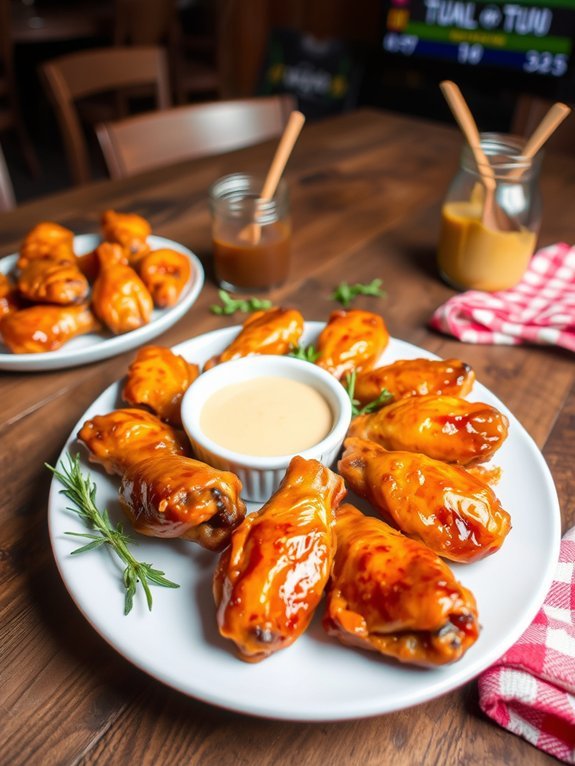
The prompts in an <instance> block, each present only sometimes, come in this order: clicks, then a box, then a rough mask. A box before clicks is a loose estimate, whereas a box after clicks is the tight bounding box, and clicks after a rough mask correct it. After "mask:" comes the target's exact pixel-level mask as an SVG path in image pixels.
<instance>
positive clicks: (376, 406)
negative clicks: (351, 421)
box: [343, 370, 393, 417]
mask: <svg viewBox="0 0 575 766" xmlns="http://www.w3.org/2000/svg"><path fill="white" fill-rule="evenodd" d="M356 378H357V373H356V372H355V370H354V371H353V372H352V373H350V374H349V375H346V377H345V380H344V381H343V387H344V388H345V390H346V391H347V395H348V396H349V399H350V401H351V414H352V415H353V416H354V417H356V416H357V415H369V414H371V413H372V412H376V411H377V410H380V409H381V408H382V407H383V406H384V405H386V404H389V402H390V401H391V400H392V399H393V394H391V393H390V392H389V391H388V390H387V388H383V389H382V390H381V391H380V392H379V396H378V397H377V398H376V399H373V401H371V402H368V403H367V404H365V405H364V406H363V407H360V401H359V400H358V399H356V398H355V381H356Z"/></svg>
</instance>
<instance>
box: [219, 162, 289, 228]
mask: <svg viewBox="0 0 575 766" xmlns="http://www.w3.org/2000/svg"><path fill="white" fill-rule="evenodd" d="M263 185H264V179H263V177H260V176H257V175H252V174H250V173H230V174H229V175H226V176H222V177H221V178H218V179H217V180H216V181H214V183H213V184H212V185H211V186H210V188H209V201H210V206H211V208H212V212H215V211H216V209H221V208H224V209H225V210H226V212H227V213H229V214H230V215H233V216H234V215H235V216H238V217H239V216H240V215H241V213H242V211H243V210H245V207H246V203H249V205H250V207H252V208H253V210H254V212H255V215H256V216H257V221H258V223H260V224H267V223H273V222H275V221H277V220H278V219H279V218H282V217H284V216H285V214H286V211H287V205H288V187H287V183H286V181H285V179H283V178H282V179H280V182H279V183H278V186H277V189H276V192H275V194H274V196H273V197H272V198H271V199H261V198H260V197H259V193H260V192H261V190H262V188H263Z"/></svg>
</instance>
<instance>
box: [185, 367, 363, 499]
mask: <svg viewBox="0 0 575 766" xmlns="http://www.w3.org/2000/svg"><path fill="white" fill-rule="evenodd" d="M270 376H271V377H281V378H289V379H291V380H297V381H299V382H301V383H306V384H307V385H309V386H313V387H314V388H315V389H316V390H317V391H319V392H320V393H321V394H322V395H323V396H324V397H325V399H326V400H327V402H328V403H329V405H330V407H331V410H332V413H333V425H332V428H331V431H330V432H329V434H328V435H327V436H326V437H325V438H324V439H322V440H321V441H320V442H318V443H317V444H315V445H314V446H313V447H309V449H306V450H303V451H302V452H299V453H295V454H299V455H301V456H302V457H304V458H308V459H310V458H313V459H314V460H319V461H320V462H321V463H323V464H324V465H326V466H329V465H331V464H332V463H333V462H334V460H335V459H336V457H337V454H338V452H339V450H340V447H341V445H342V443H343V440H344V438H345V435H346V433H347V429H348V428H349V424H350V422H351V403H350V401H349V397H348V395H347V392H346V391H345V389H344V388H343V386H342V385H341V383H340V382H339V381H338V380H336V378H334V377H333V376H332V375H330V374H329V373H328V372H326V371H325V370H323V369H322V368H321V367H317V366H316V365H315V364H311V363H310V362H304V361H302V360H300V359H294V358H293V357H289V356H271V355H261V356H249V357H245V358H243V359H236V360H234V361H231V362H224V363H223V364H220V365H218V366H216V367H212V369H211V370H208V371H207V372H204V373H202V375H200V376H199V378H197V379H196V380H195V381H194V382H193V383H192V385H191V386H190V387H189V389H188V390H187V391H186V393H185V395H184V398H183V399H182V422H183V425H184V428H185V430H186V433H187V435H188V438H189V439H190V442H191V444H192V447H193V450H194V453H195V455H196V457H197V458H198V459H199V460H203V461H204V462H205V463H208V464H209V465H211V466H213V467H214V468H220V469H222V470H226V471H232V473H235V474H236V475H237V476H239V478H240V481H241V482H242V485H243V491H242V497H243V499H244V500H250V501H253V502H260V503H261V502H264V501H266V500H267V499H268V498H269V497H270V496H271V495H272V494H273V493H274V492H275V490H276V489H277V488H278V486H279V483H280V482H281V480H282V479H283V477H284V474H285V471H286V469H287V467H288V465H289V462H290V460H291V459H292V457H294V455H293V454H291V455H280V456H273V457H256V456H253V455H242V454H240V453H238V452H233V451H232V450H229V449H226V448H225V447H221V446H220V445H219V444H216V442H214V441H212V440H211V439H209V438H208V437H207V436H206V435H205V434H204V433H203V431H202V429H201V428H200V415H201V412H202V409H203V406H204V404H205V403H206V401H207V399H208V398H209V397H210V396H212V394H214V393H215V392H216V391H219V390H220V389H221V388H225V387H226V386H229V385H232V384H234V383H241V382H243V381H246V380H252V379H253V378H261V377H270Z"/></svg>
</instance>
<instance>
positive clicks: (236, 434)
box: [200, 376, 333, 457]
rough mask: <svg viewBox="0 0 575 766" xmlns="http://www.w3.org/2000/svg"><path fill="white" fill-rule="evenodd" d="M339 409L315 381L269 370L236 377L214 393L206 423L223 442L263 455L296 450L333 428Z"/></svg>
mask: <svg viewBox="0 0 575 766" xmlns="http://www.w3.org/2000/svg"><path fill="white" fill-rule="evenodd" d="M332 425H333V413H332V410H331V407H330V406H329V404H328V402H327V401H326V399H325V398H324V397H323V396H322V394H321V393H320V392H319V391H318V390H317V389H315V388H314V387H313V386H309V385H307V383H300V382H299V381H297V380H291V379H290V378H280V377H272V376H266V377H261V378H252V379H251V380H246V381H243V382H242V383H234V384H232V385H230V386H225V387H224V388H220V389H219V391H216V392H215V393H214V394H212V396H210V397H209V398H208V400H207V401H206V403H205V404H204V406H203V409H202V412H201V414H200V428H201V430H202V431H203V432H204V434H205V435H206V436H207V437H208V438H209V439H211V440H212V441H214V442H215V443H216V444H219V445H220V446H221V447H225V448H226V449H229V450H233V451H234V452H238V453H241V454H242V455H253V456H257V457H272V456H279V455H291V454H295V453H297V452H301V451H303V450H305V449H309V447H313V446H314V444H317V443H318V442H320V441H321V440H322V439H324V438H325V437H326V436H327V435H328V434H329V432H330V431H331V428H332Z"/></svg>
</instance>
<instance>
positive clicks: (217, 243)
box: [210, 173, 291, 291]
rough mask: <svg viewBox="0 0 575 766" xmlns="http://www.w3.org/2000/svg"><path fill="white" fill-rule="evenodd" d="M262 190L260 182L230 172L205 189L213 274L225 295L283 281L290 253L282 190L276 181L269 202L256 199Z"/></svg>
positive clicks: (283, 185) (285, 193)
mask: <svg viewBox="0 0 575 766" xmlns="http://www.w3.org/2000/svg"><path fill="white" fill-rule="evenodd" d="M262 186H263V179H260V178H255V177H253V176H250V175H248V174H246V173H234V174H232V175H229V176H224V177H223V178H220V179H219V180H218V181H216V182H215V183H214V184H213V185H212V187H211V188H210V208H211V212H212V240H213V253H214V269H215V273H216V279H217V280H218V283H219V284H220V286H221V287H223V288H224V289H226V290H231V291H235V290H252V291H254V290H255V291H260V290H269V289H271V288H273V287H278V286H279V285H281V284H282V283H283V282H284V281H285V280H286V278H287V275H288V271H289V263H290V250H291V221H290V217H289V200H288V191H287V185H286V183H285V181H283V180H282V181H280V183H279V186H278V188H277V191H276V193H275V196H274V197H273V199H271V200H261V199H260V198H259V195H260V193H261V190H262ZM254 224H255V225H254Z"/></svg>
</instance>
